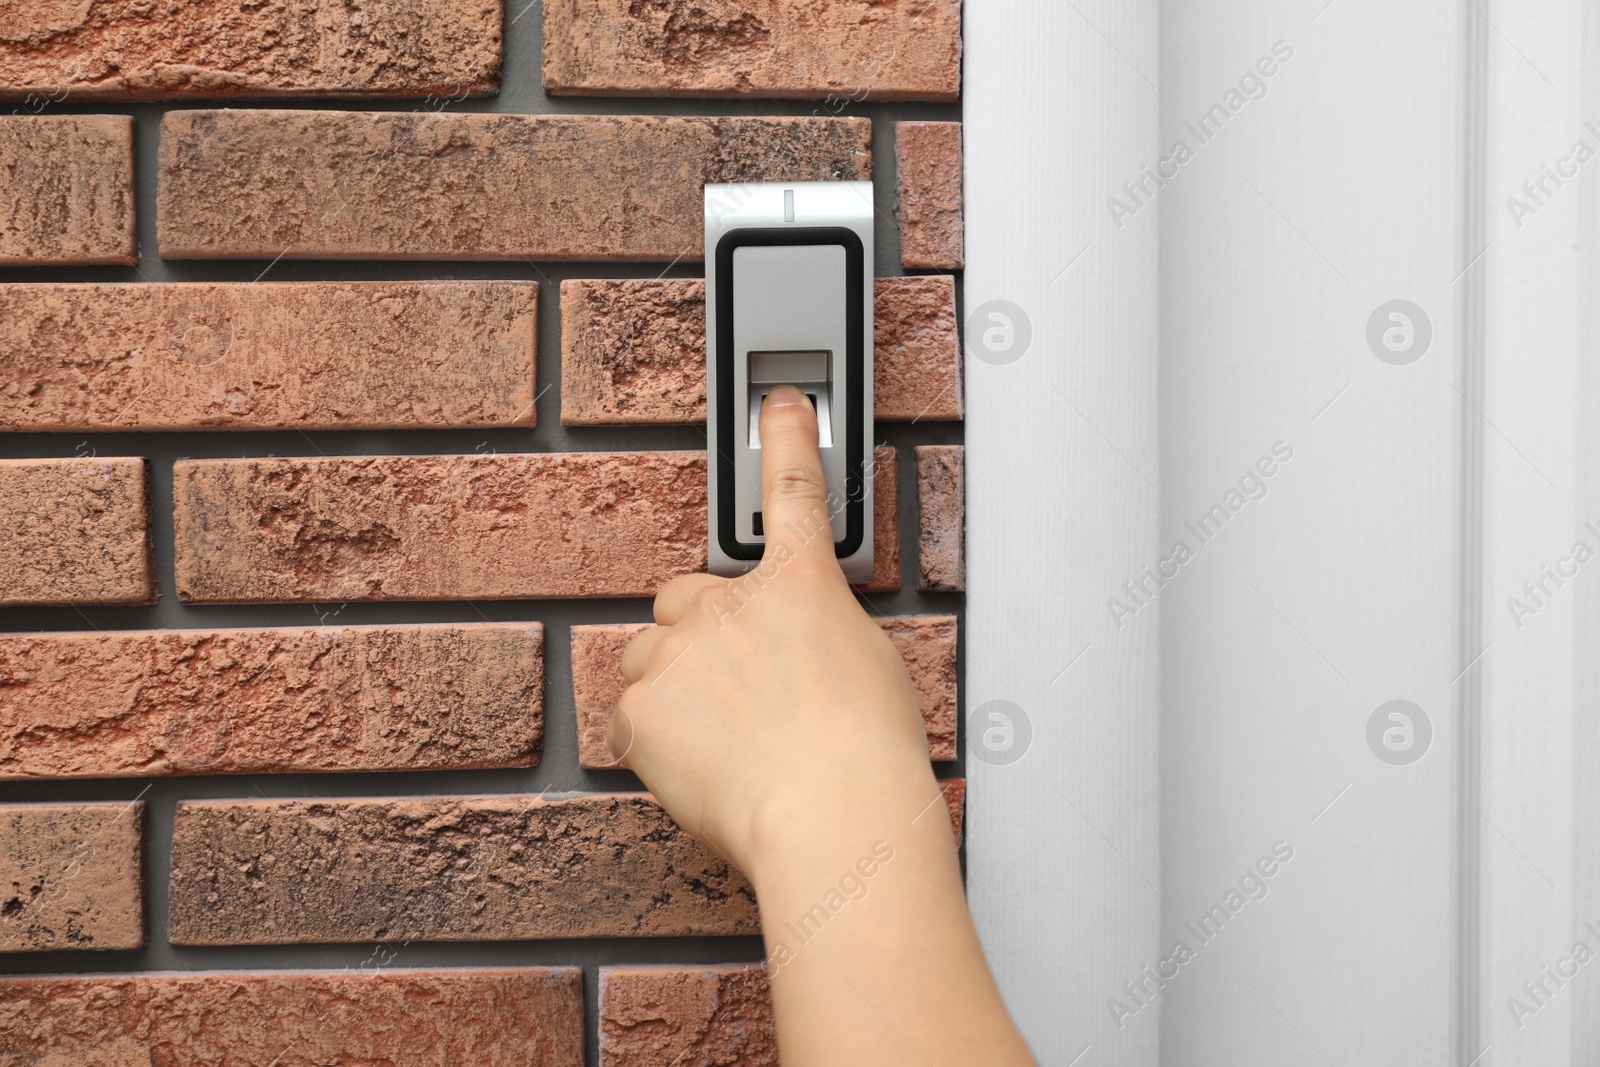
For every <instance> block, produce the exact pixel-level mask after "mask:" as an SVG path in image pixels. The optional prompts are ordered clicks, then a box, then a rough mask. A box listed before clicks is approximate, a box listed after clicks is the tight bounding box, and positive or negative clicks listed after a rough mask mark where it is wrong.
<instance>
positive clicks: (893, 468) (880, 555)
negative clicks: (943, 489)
mask: <svg viewBox="0 0 1600 1067" xmlns="http://www.w3.org/2000/svg"><path fill="white" fill-rule="evenodd" d="M872 456H873V463H874V468H873V474H872V539H873V546H872V580H871V581H870V582H868V583H867V584H865V585H860V586H857V587H856V588H858V589H860V590H861V591H863V592H866V593H894V592H899V590H900V586H901V585H902V581H901V577H900V454H899V453H898V452H896V451H895V450H894V448H893V446H890V445H880V446H879V447H877V448H875V449H873V450H872Z"/></svg>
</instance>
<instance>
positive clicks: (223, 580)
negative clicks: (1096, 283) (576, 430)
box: [173, 449, 900, 603]
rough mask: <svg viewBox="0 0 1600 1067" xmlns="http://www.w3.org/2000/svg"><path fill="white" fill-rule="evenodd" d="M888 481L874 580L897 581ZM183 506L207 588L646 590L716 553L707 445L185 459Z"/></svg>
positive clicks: (184, 527) (208, 599)
mask: <svg viewBox="0 0 1600 1067" xmlns="http://www.w3.org/2000/svg"><path fill="white" fill-rule="evenodd" d="M879 452H880V462H884V457H883V455H882V453H885V452H892V449H880V450H879ZM889 462H891V463H892V459H890V460H889ZM885 480H886V481H887V484H884V480H880V483H879V487H878V492H877V496H876V500H877V506H878V507H880V508H883V507H888V508H889V511H888V513H887V514H882V513H880V515H879V516H878V523H877V530H876V534H877V537H878V542H877V544H878V552H879V553H880V554H881V556H882V560H881V562H880V567H879V570H878V573H877V576H876V578H875V580H874V583H873V584H872V585H871V586H867V587H865V588H867V589H868V590H869V591H870V590H872V589H887V588H896V589H897V588H899V585H900V565H899V544H900V542H899V537H900V533H899V520H898V515H897V514H896V513H895V511H894V504H895V499H894V494H895V486H894V476H893V474H892V473H891V474H890V475H889V476H887V478H886V479H885ZM886 501H887V503H886ZM173 507H174V519H173V527H174V536H175V542H176V562H175V567H174V570H175V572H176V579H177V586H178V595H179V597H181V598H182V599H184V600H187V601H193V602H197V603H263V602H274V601H290V602H293V601H311V602H316V603H321V602H330V601H331V602H340V601H352V600H476V599H484V600H494V599H509V598H541V597H620V596H632V597H644V596H654V595H655V592H656V589H657V588H658V587H659V586H660V585H661V584H662V583H663V582H665V581H666V580H667V579H669V578H673V577H676V576H677V575H680V574H688V573H691V572H694V571H700V570H704V569H705V566H706V462H705V453H703V452H570V453H538V454H505V455H487V456H478V455H473V456H353V457H345V456H336V457H331V458H329V457H322V458H317V459H239V460H182V461H179V462H178V463H175V464H174V465H173Z"/></svg>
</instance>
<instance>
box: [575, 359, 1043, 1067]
mask: <svg viewBox="0 0 1600 1067" xmlns="http://www.w3.org/2000/svg"><path fill="white" fill-rule="evenodd" d="M761 441H762V446H763V447H762V450H761V458H762V469H761V482H762V508H763V513H764V517H765V520H766V521H765V525H766V528H767V530H768V531H769V533H768V537H767V548H766V558H765V559H764V560H763V562H762V564H761V566H760V567H759V568H758V569H757V571H756V572H755V574H754V575H753V576H750V575H747V576H745V577H744V578H735V579H725V578H719V577H714V576H712V575H708V574H694V575H688V576H685V577H682V578H677V579H675V580H673V581H671V582H669V583H667V584H666V585H665V586H663V587H662V589H661V590H660V592H659V594H658V595H657V597H656V601H655V619H656V622H657V623H658V624H659V625H657V626H656V627H654V628H653V629H650V630H646V631H643V632H642V633H641V634H640V635H639V636H638V637H637V638H636V639H635V640H634V642H633V643H632V644H631V645H630V646H629V648H628V650H627V653H626V654H625V655H624V656H623V660H622V671H623V674H624V676H625V677H626V679H627V681H628V682H629V685H628V688H627V690H626V691H625V692H624V693H623V695H622V698H621V700H620V701H619V702H618V707H617V710H616V711H615V712H614V713H613V715H612V719H611V726H610V731H609V734H608V736H607V741H608V743H609V744H610V746H611V751H612V754H613V755H614V756H616V757H618V761H619V763H620V764H621V765H623V766H626V767H628V768H630V769H631V770H633V771H634V772H635V773H636V774H638V776H639V777H640V778H641V779H642V780H643V781H644V783H645V785H646V786H647V787H648V788H649V789H650V790H651V792H653V793H654V794H655V795H656V796H657V798H659V799H660V800H661V802H662V803H663V804H664V805H665V806H666V808H667V810H668V811H669V812H670V813H671V814H672V816H673V818H675V819H676V820H677V821H678V823H679V824H680V825H681V826H683V827H684V828H685V829H687V830H688V831H689V832H690V833H693V834H694V835H695V836H696V837H698V838H699V839H700V840H701V841H703V842H705V843H706V844H707V845H709V846H710V847H711V848H713V849H715V850H716V851H717V852H719V853H720V854H721V855H722V856H724V857H725V858H726V859H728V860H729V861H730V862H731V863H733V864H734V865H735V866H737V867H738V868H739V869H740V870H742V871H743V872H745V874H746V875H748V876H749V878H750V880H751V882H752V883H753V884H754V886H755V889H756V896H757V899H758V901H759V903H760V909H761V923H762V928H763V930H764V937H765V939H766V948H767V959H768V971H769V973H771V974H772V997H773V1010H774V1013H775V1015H776V1018H777V1026H778V1044H779V1048H780V1050H781V1054H782V1057H783V1063H784V1067H838V1065H840V1064H856V1063H861V1064H877V1065H900V1064H905V1065H907V1067H923V1065H928V1064H932V1065H937V1067H943V1065H944V1064H976V1063H982V1064H993V1065H999V1067H1009V1065H1019V1067H1020V1065H1032V1064H1033V1063H1034V1060H1033V1057H1032V1056H1031V1055H1030V1054H1029V1052H1028V1049H1027V1046H1026V1045H1025V1044H1024V1043H1023V1041H1022V1038H1021V1036H1020V1035H1019V1034H1018V1032H1017V1029H1016V1027H1015V1026H1014V1025H1013V1024H1012V1022H1011V1019H1010V1017H1009V1016H1008V1015H1007V1014H1006V1010H1005V1006H1004V1005H1003V1004H1002V1003H1001V1001H1000V996H999V993H998V991H997V990H996V988H995V984H994V980H993V978H992V977H991V976H990V974H989V968H988V965H987V963H986V962H985V961H984V958H983V952H982V949H981V948H980V946H979V943H978V937H977V933H976V931H975V930H974V929H973V925H972V918H971V916H970V914H969V913H968V911H967V906H966V898H965V894H964V892H963V889H962V884H961V874H960V868H959V864H958V860H957V854H956V845H955V839H954V834H953V831H952V829H951V824H950V818H949V814H948V811H947V809H946V806H945V804H944V801H943V800H942V799H941V796H940V792H939V788H938V785H937V783H936V781H935V779H934V775H933V769H932V766H931V764H930V763H929V760H928V748H927V738H926V735H925V734H924V732H923V725H922V716H921V713H920V712H919V710H918V705H917V697H916V693H915V691H914V690H913V688H912V685H911V679H910V677H909V676H908V675H907V673H906V668H905V664H904V663H903V662H902V661H901V659H900V655H899V653H898V652H896V650H895V648H894V645H893V644H891V643H890V641H889V639H888V638H887V637H886V636H885V635H884V633H883V631H882V630H881V629H879V627H878V626H877V625H876V624H875V623H874V622H873V621H872V620H871V618H869V617H868V615H867V614H866V612H865V611H863V610H862V608H861V606H860V605H859V604H858V603H857V602H856V598H855V596H854V594H852V593H851V591H850V587H849V585H848V584H847V583H846V581H845V578H844V574H843V572H842V571H840V569H839V564H838V561H837V559H835V557H834V551H833V541H832V536H831V534H829V533H827V532H826V528H825V521H826V516H827V514H828V510H827V509H828V505H827V499H826V487H825V483H824V479H823V474H822V468H821V464H820V462H819V461H818V457H817V422H816V415H815V413H814V412H813V411H812V408H811V404H810V402H809V401H808V400H807V399H806V398H805V396H804V394H802V393H801V392H799V391H798V390H796V389H793V388H790V387H788V386H785V387H782V388H780V389H775V390H773V391H772V392H771V393H770V394H769V396H768V397H767V401H766V404H765V405H764V406H763V408H762V411H761ZM811 531H820V535H813V534H812V533H811ZM886 854H887V855H888V857H889V858H887V859H885V858H884V856H885V855H886ZM868 871H870V872H871V873H870V874H868V873H867V872H868ZM807 916H810V917H811V918H810V919H809V920H808V919H807V918H806V917H807Z"/></svg>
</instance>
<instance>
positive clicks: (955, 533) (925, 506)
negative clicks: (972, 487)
mask: <svg viewBox="0 0 1600 1067" xmlns="http://www.w3.org/2000/svg"><path fill="white" fill-rule="evenodd" d="M966 462H967V460H966V448H965V447H964V446H962V445H918V446H917V527H918V536H917V588H918V589H921V590H923V591H925V592H938V593H952V592H953V593H959V592H961V591H962V590H963V589H965V588H966V587H967V564H966V513H967V490H966Z"/></svg>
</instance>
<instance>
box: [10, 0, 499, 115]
mask: <svg viewBox="0 0 1600 1067" xmlns="http://www.w3.org/2000/svg"><path fill="white" fill-rule="evenodd" d="M362 8H365V10H364V11H363V10H362ZM500 9H501V5H500V4H499V3H498V2H496V0H402V2H400V3H378V4H365V5H360V6H359V7H352V6H349V5H345V6H340V5H330V4H329V3H327V2H326V0H258V2H256V3H250V4H241V3H239V2H238V0H153V2H149V0H147V2H145V3H139V4H129V3H117V4H94V3H50V2H43V3H40V2H38V0H30V2H28V3H25V4H19V5H17V6H16V9H15V10H14V11H12V12H11V13H10V14H11V17H10V19H9V20H8V22H9V25H8V26H7V27H6V29H5V30H4V31H0V34H4V36H5V37H6V38H7V40H6V48H5V49H4V50H0V99H6V100H20V99H24V98H25V97H27V96H28V95H29V94H30V93H31V94H33V95H34V97H35V98H36V99H70V100H73V101H81V100H119V101H120V100H179V99H184V100H215V99H222V98H262V97H267V98H271V97H290V96H335V97H340V96H346V97H348V96H369V97H378V96H426V95H429V94H437V95H438V96H441V97H444V96H454V97H463V96H466V95H469V94H470V95H476V96H485V95H489V94H492V93H494V92H496V91H497V90H498V89H499V87H500V23H501V14H500ZM19 17H20V18H21V20H22V21H21V24H20V25H18V24H17V22H16V20H17V19H18V18H19Z"/></svg>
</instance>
